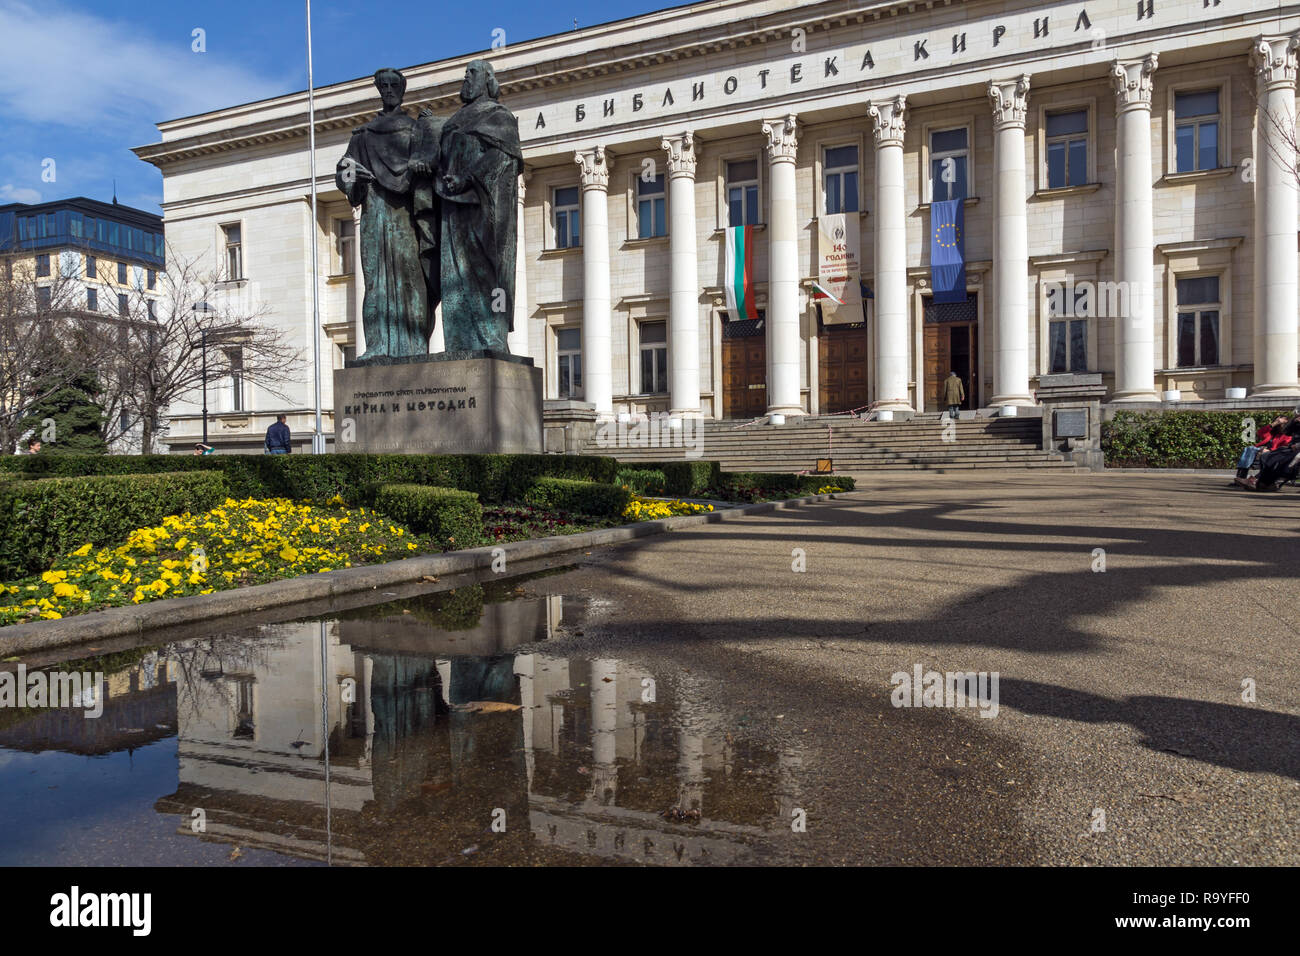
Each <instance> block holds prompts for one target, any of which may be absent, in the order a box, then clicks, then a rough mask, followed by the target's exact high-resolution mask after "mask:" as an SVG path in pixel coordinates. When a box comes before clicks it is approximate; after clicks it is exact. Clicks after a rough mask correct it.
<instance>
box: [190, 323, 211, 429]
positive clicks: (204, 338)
mask: <svg viewBox="0 0 1300 956" xmlns="http://www.w3.org/2000/svg"><path fill="white" fill-rule="evenodd" d="M191 341H193V340H192V339H191ZM199 341H201V342H202V343H203V344H202V350H203V444H205V445H206V444H207V443H208V330H207V329H201V330H199Z"/></svg>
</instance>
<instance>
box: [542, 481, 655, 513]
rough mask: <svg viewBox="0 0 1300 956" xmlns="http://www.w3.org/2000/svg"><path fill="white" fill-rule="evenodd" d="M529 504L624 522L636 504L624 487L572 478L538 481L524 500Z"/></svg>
mask: <svg viewBox="0 0 1300 956" xmlns="http://www.w3.org/2000/svg"><path fill="white" fill-rule="evenodd" d="M524 500H525V501H526V502H528V504H530V505H533V506H535V507H538V508H549V509H551V510H554V511H570V512H574V513H576V514H583V515H590V516H591V517H594V518H620V517H622V515H623V509H625V508H626V507H627V504H628V502H629V501H631V500H632V494H631V492H629V491H627V490H626V489H625V488H623V487H622V486H621V485H610V484H604V483H602V482H595V481H572V480H570V479H568V478H538V479H537V482H536V483H535V484H534V485H533V487H532V488H531V489H529V491H528V494H527V495H525V496H524Z"/></svg>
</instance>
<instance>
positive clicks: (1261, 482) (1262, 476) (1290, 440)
mask: <svg viewBox="0 0 1300 956" xmlns="http://www.w3.org/2000/svg"><path fill="white" fill-rule="evenodd" d="M1297 436H1300V415H1297V416H1295V417H1294V418H1292V419H1291V421H1290V422H1288V423H1287V424H1286V426H1285V427H1284V428H1281V429H1278V430H1277V431H1275V432H1274V438H1272V439H1271V440H1270V444H1274V445H1275V447H1274V448H1272V449H1262V454H1261V455H1260V456H1259V460H1260V469H1259V475H1258V476H1257V477H1255V478H1245V479H1241V478H1238V479H1235V480H1236V481H1237V482H1238V483H1239V484H1240V485H1241V486H1242V487H1244V488H1249V489H1250V490H1251V491H1281V490H1282V485H1283V484H1284V483H1286V482H1288V481H1294V480H1295V479H1296V473H1297V470H1300V443H1297V442H1296V441H1295V439H1296V437H1297Z"/></svg>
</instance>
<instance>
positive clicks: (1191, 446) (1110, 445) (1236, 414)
mask: <svg viewBox="0 0 1300 956" xmlns="http://www.w3.org/2000/svg"><path fill="white" fill-rule="evenodd" d="M1288 414H1290V412H1289V410H1278V409H1272V410H1269V409H1242V410H1241V411H1204V412H1197V411H1176V412H1124V411H1121V412H1117V413H1116V414H1115V417H1114V418H1113V419H1111V420H1110V421H1108V422H1103V423H1102V426H1101V447H1102V451H1103V452H1104V453H1105V456H1106V465H1107V466H1108V467H1130V468H1233V467H1236V464H1237V459H1238V458H1239V457H1241V450H1242V448H1244V447H1245V446H1246V445H1247V444H1248V442H1246V441H1245V440H1244V439H1243V431H1244V430H1245V429H1246V427H1247V426H1246V419H1248V418H1251V419H1254V421H1255V431H1256V432H1258V431H1259V430H1260V429H1262V428H1263V427H1264V426H1265V425H1267V424H1268V423H1269V422H1271V421H1272V420H1273V419H1274V418H1276V417H1277V416H1279V415H1288Z"/></svg>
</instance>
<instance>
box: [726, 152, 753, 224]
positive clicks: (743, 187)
mask: <svg viewBox="0 0 1300 956" xmlns="http://www.w3.org/2000/svg"><path fill="white" fill-rule="evenodd" d="M727 223H728V225H732V226H754V225H757V224H758V160H756V159H746V160H741V161H738V162H734V163H727Z"/></svg>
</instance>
